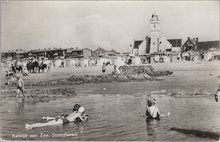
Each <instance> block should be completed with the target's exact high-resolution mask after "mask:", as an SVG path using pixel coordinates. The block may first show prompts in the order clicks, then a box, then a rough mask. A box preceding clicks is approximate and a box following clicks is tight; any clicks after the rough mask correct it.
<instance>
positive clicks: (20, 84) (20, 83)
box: [15, 75, 25, 97]
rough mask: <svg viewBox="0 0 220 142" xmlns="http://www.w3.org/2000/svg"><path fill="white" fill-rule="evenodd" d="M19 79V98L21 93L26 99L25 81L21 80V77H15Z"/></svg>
mask: <svg viewBox="0 0 220 142" xmlns="http://www.w3.org/2000/svg"><path fill="white" fill-rule="evenodd" d="M15 77H16V78H17V84H18V86H17V97H18V96H19V93H20V92H21V93H22V95H23V97H25V95H24V81H23V79H21V77H20V76H19V75H16V76H15Z"/></svg>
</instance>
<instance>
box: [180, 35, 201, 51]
mask: <svg viewBox="0 0 220 142" xmlns="http://www.w3.org/2000/svg"><path fill="white" fill-rule="evenodd" d="M197 46H198V37H197V38H193V39H191V38H190V37H188V38H187V40H186V41H185V43H184V44H183V45H182V51H183V52H187V51H196V50H197Z"/></svg>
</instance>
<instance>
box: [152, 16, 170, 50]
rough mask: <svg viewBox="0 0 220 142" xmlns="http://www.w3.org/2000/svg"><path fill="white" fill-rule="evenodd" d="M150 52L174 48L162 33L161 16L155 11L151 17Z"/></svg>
mask: <svg viewBox="0 0 220 142" xmlns="http://www.w3.org/2000/svg"><path fill="white" fill-rule="evenodd" d="M150 38H151V41H150V53H151V54H152V53H158V52H166V51H171V50H172V45H171V44H170V43H169V41H168V40H167V39H166V38H165V37H164V36H162V35H161V34H160V21H159V16H158V15H157V14H156V13H154V14H153V15H152V17H151V19H150Z"/></svg>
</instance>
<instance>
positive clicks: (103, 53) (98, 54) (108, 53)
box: [92, 47, 120, 58]
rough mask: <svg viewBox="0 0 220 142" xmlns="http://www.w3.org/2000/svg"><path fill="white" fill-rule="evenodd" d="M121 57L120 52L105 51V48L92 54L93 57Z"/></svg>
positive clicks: (98, 49)
mask: <svg viewBox="0 0 220 142" xmlns="http://www.w3.org/2000/svg"><path fill="white" fill-rule="evenodd" d="M118 55H120V53H119V52H117V51H115V50H113V49H111V50H105V49H103V48H100V47H99V48H97V49H96V50H94V51H93V52H92V57H106V58H107V57H113V56H118Z"/></svg>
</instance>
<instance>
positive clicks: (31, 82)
mask: <svg viewBox="0 0 220 142" xmlns="http://www.w3.org/2000/svg"><path fill="white" fill-rule="evenodd" d="M151 65H152V66H153V68H154V69H155V70H157V71H171V72H173V74H172V75H169V76H162V77H157V80H144V81H140V80H134V81H130V82H125V83H120V82H119V83H118V82H111V83H108V82H105V83H101V84H97V83H91V84H80V85H76V84H72V83H71V82H69V81H68V79H69V78H70V77H72V76H73V75H76V76H82V75H90V76H94V75H101V74H102V72H101V67H78V68H76V67H66V68H52V69H51V72H48V73H38V74H31V75H29V76H22V78H23V79H24V82H25V93H26V95H27V96H30V97H28V98H30V100H44V99H45V98H46V100H51V99H56V98H60V97H70V96H75V95H78V94H97V93H98V94H133V95H135V94H136V93H138V94H141V93H146V92H147V93H148V94H149V93H152V92H153V91H154V93H155V92H156V94H158V92H159V94H161V93H162V94H165V95H170V96H183V95H190V96H199V95H211V94H213V93H215V92H216V90H217V88H218V85H219V84H220V78H219V76H220V62H219V61H213V62H199V63H194V62H183V63H158V64H151ZM1 71H2V76H1V95H0V99H1V100H3V99H14V98H15V96H16V93H15V91H16V86H6V85H4V83H5V82H6V80H5V77H4V76H5V71H4V69H2V70H1ZM112 71H113V66H108V67H107V72H106V74H111V73H112ZM48 82H50V84H49V85H48V84H47V83H48ZM126 88H129V89H126ZM161 91H162V92H161Z"/></svg>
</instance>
